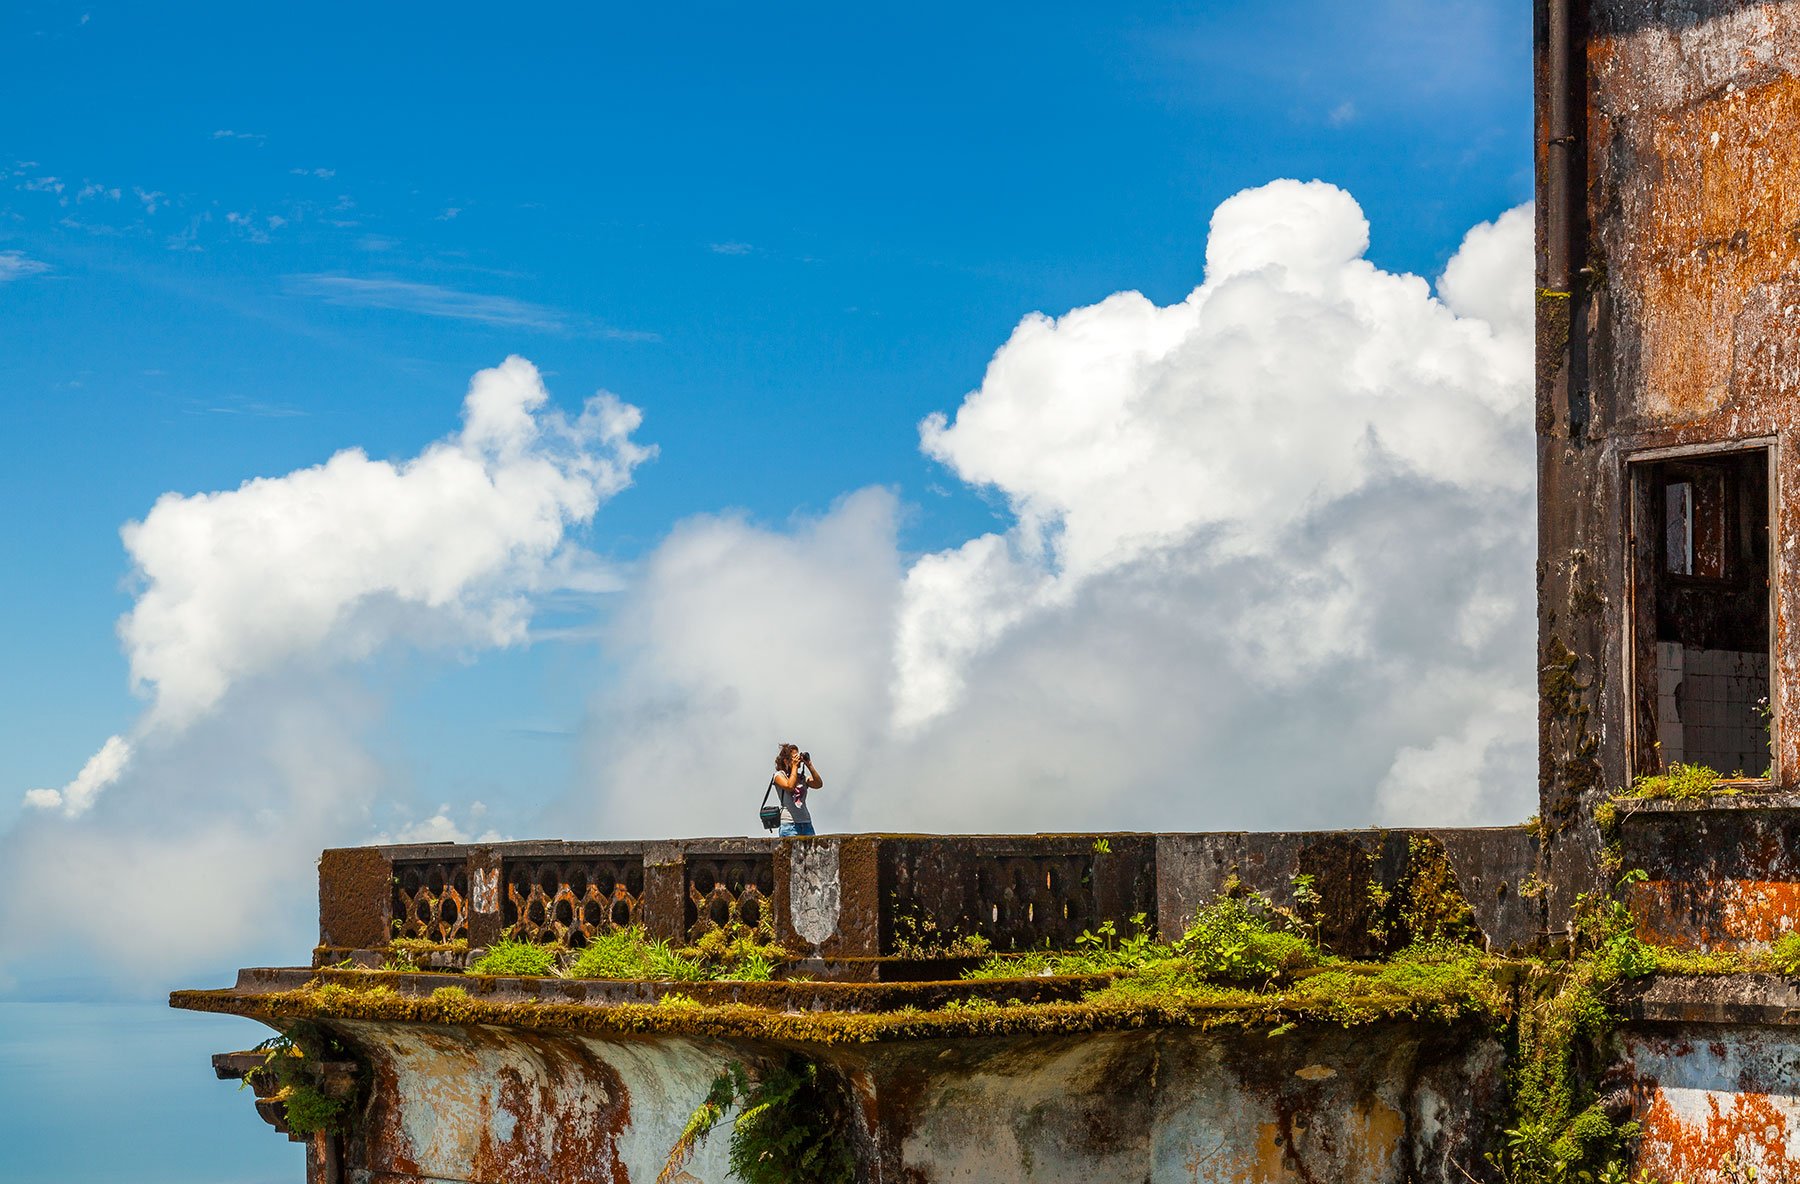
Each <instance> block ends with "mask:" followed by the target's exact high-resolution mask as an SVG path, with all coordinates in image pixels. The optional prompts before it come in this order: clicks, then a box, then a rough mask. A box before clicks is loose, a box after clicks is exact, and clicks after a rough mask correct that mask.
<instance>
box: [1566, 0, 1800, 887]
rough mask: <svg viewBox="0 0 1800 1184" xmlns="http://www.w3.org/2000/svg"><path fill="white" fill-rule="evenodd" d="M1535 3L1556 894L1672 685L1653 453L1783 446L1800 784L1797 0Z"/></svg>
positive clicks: (1789, 774) (1580, 872)
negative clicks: (1642, 483) (1641, 612)
mask: <svg viewBox="0 0 1800 1184" xmlns="http://www.w3.org/2000/svg"><path fill="white" fill-rule="evenodd" d="M1537 16H1538V33H1537V106H1538V119H1537V130H1538V137H1537V139H1538V153H1537V157H1538V171H1539V189H1538V285H1539V296H1538V442H1539V448H1538V474H1539V527H1538V539H1539V564H1538V574H1539V639H1538V644H1539V668H1540V676H1541V685H1540V690H1541V695H1542V698H1541V704H1540V768H1539V778H1540V793H1541V797H1542V815H1543V818H1544V820H1545V822H1546V824H1547V826H1548V831H1547V834H1548V837H1549V839H1550V842H1548V843H1547V844H1546V867H1547V869H1548V873H1549V877H1550V879H1551V880H1552V882H1553V886H1554V891H1555V893H1556V894H1557V895H1556V897H1554V898H1553V904H1555V903H1559V902H1561V903H1566V900H1567V898H1568V897H1569V896H1571V895H1573V894H1574V893H1575V892H1578V891H1586V890H1589V889H1591V888H1593V887H1595V886H1597V868H1598V866H1599V860H1598V854H1599V836H1598V834H1597V832H1596V831H1595V829H1594V825H1593V823H1592V820H1591V815H1592V811H1593V808H1594V807H1595V806H1596V805H1597V804H1598V802H1599V800H1600V799H1601V798H1602V797H1603V796H1604V795H1605V794H1607V793H1609V792H1612V791H1615V790H1617V789H1618V788H1620V787H1622V786H1624V785H1626V784H1627V783H1628V782H1629V780H1630V778H1631V776H1632V775H1633V774H1634V773H1637V772H1644V771H1646V766H1648V765H1650V764H1653V763H1654V760H1655V756H1654V750H1653V748H1652V747H1651V745H1652V743H1653V741H1654V737H1655V729H1654V713H1655V710H1656V702H1655V696H1654V690H1653V689H1652V690H1651V692H1650V694H1649V695H1648V696H1647V697H1646V696H1644V695H1641V694H1637V693H1636V692H1635V691H1634V687H1633V682H1632V679H1633V671H1634V670H1635V669H1638V668H1647V669H1649V670H1650V671H1651V672H1652V673H1654V665H1653V663H1654V656H1653V648H1654V638H1653V636H1648V635H1646V633H1645V631H1644V630H1643V629H1642V628H1641V627H1640V626H1639V625H1638V623H1636V622H1634V621H1633V620H1632V619H1631V617H1630V614H1631V612H1632V604H1633V602H1634V595H1635V591H1634V589H1633V587H1632V586H1631V580H1632V574H1631V573H1632V563H1633V558H1634V552H1633V549H1632V548H1633V546H1634V545H1635V546H1637V547H1640V548H1641V547H1647V546H1649V545H1650V544H1649V540H1647V539H1645V538H1642V537H1638V538H1636V540H1635V544H1634V541H1633V539H1634V528H1633V524H1632V522H1631V521H1630V519H1631V516H1632V513H1633V509H1632V505H1631V497H1630V489H1631V478H1630V469H1629V464H1630V462H1631V460H1632V459H1633V458H1642V457H1645V456H1647V455H1654V454H1655V450H1660V449H1671V448H1679V447H1690V446H1703V445H1726V444H1732V443H1738V444H1744V443H1749V442H1761V443H1765V444H1768V445H1770V446H1772V447H1773V450H1774V457H1775V470H1776V472H1775V477H1776V481H1775V489H1776V493H1775V496H1774V498H1773V499H1772V500H1773V522H1772V526H1773V529H1774V532H1775V537H1776V538H1777V539H1778V540H1779V541H1778V542H1777V544H1776V546H1775V547H1774V551H1775V555H1774V557H1773V558H1774V566H1773V571H1772V574H1771V579H1772V587H1773V605H1772V609H1773V616H1774V622H1773V654H1772V657H1773V662H1772V680H1773V684H1774V687H1773V694H1772V698H1773V703H1774V707H1775V713H1776V720H1777V727H1776V729H1775V746H1774V747H1775V751H1774V758H1775V759H1774V765H1775V769H1776V777H1777V779H1778V780H1780V781H1781V782H1782V783H1783V784H1784V785H1786V786H1789V787H1792V786H1794V785H1795V784H1800V782H1797V781H1796V778H1797V777H1800V728H1796V727H1793V726H1789V724H1788V723H1787V721H1791V720H1794V719H1797V718H1800V677H1797V676H1800V647H1796V645H1795V644H1794V640H1795V639H1794V637H1793V635H1792V628H1793V622H1794V621H1795V620H1796V613H1797V612H1800V584H1797V583H1796V581H1795V580H1794V579H1793V578H1792V576H1791V574H1789V572H1788V570H1787V566H1788V565H1787V563H1786V559H1787V558H1788V557H1789V556H1790V555H1791V553H1792V552H1791V548H1792V546H1793V541H1792V534H1793V531H1792V527H1791V525H1789V524H1791V523H1792V521H1793V520H1794V519H1793V515H1794V513H1795V510H1796V509H1797V508H1800V502H1796V501H1795V499H1796V498H1797V497H1800V471H1796V470H1795V467H1794V466H1795V463H1796V462H1795V458H1796V457H1800V452H1797V451H1796V447H1797V446H1800V436H1797V435H1796V429H1797V427H1800V399H1797V398H1796V397H1795V396H1796V395H1797V394H1800V234H1797V233H1796V230H1797V228H1800V4H1797V3H1794V2H1792V0H1787V2H1780V3H1745V2H1743V0H1690V2H1686V3H1667V2H1659V0H1538V3H1537ZM1637 533H1638V534H1639V535H1641V534H1642V532H1641V531H1640V532H1637ZM1646 662H1649V663H1650V665H1649V666H1648V667H1646V666H1645V663H1646ZM1648 681H1650V682H1652V683H1653V679H1652V680H1648ZM1640 689H1641V688H1640ZM1634 738H1635V740H1634ZM1634 744H1635V751H1634ZM1634 762H1635V764H1634Z"/></svg>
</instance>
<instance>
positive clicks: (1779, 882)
mask: <svg viewBox="0 0 1800 1184" xmlns="http://www.w3.org/2000/svg"><path fill="white" fill-rule="evenodd" d="M1620 809H1621V815H1622V817H1621V821H1620V825H1619V854H1620V858H1621V861H1622V862H1623V864H1624V866H1626V867H1629V868H1635V869H1639V870H1641V871H1643V872H1644V873H1645V875H1646V877H1647V878H1646V879H1645V880H1643V881H1642V882H1640V883H1634V884H1631V885H1630V886H1629V888H1628V889H1627V894H1626V900H1627V903H1629V904H1630V906H1631V910H1632V913H1633V915H1634V916H1635V917H1636V920H1637V929H1638V936H1639V937H1641V938H1643V939H1644V940H1645V941H1648V942H1652V943H1654V944H1657V945H1665V946H1676V947H1682V948H1687V949H1697V950H1745V949H1763V948H1766V947H1767V946H1768V945H1769V944H1770V943H1771V942H1773V941H1774V940H1775V939H1776V938H1778V937H1780V936H1781V935H1782V934H1784V933H1788V932H1790V931H1792V930H1794V929H1795V928H1797V927H1800V795H1794V794H1783V795H1780V797H1778V798H1771V797H1767V796H1762V795H1758V796H1750V797H1738V798H1713V799H1710V800H1705V801H1702V802H1699V803H1689V802H1674V801H1650V802H1637V803H1630V804H1628V805H1624V806H1621V808H1620Z"/></svg>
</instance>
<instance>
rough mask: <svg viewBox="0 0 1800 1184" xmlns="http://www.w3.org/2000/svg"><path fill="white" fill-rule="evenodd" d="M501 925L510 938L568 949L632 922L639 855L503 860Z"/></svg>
mask: <svg viewBox="0 0 1800 1184" xmlns="http://www.w3.org/2000/svg"><path fill="white" fill-rule="evenodd" d="M503 872H504V877H505V881H506V888H505V893H506V896H505V901H504V904H503V909H502V916H501V925H502V927H503V931H504V932H505V934H506V935H507V936H508V937H510V938H512V939H513V940H515V941H531V942H540V943H544V944H549V943H553V942H555V943H561V944H563V945H566V946H570V947H573V948H580V947H582V946H585V945H587V944H588V943H589V942H590V941H592V940H593V939H594V938H596V937H600V936H602V935H604V934H608V933H612V932H614V931H615V930H619V929H625V928H627V927H629V926H631V925H634V924H637V923H638V919H639V918H638V909H639V904H640V902H641V901H642V899H643V896H644V861H643V858H642V857H641V856H636V855H631V856H613V857H597V856H586V857H582V858H577V859H560V860H559V859H543V860H521V861H517V862H514V861H512V860H508V861H507V862H506V863H505V865H504V868H503Z"/></svg>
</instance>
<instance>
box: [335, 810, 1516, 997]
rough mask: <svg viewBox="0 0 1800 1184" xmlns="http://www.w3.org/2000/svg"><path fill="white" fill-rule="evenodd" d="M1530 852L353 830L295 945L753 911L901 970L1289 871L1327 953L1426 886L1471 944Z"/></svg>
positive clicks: (1348, 945)
mask: <svg viewBox="0 0 1800 1184" xmlns="http://www.w3.org/2000/svg"><path fill="white" fill-rule="evenodd" d="M1536 856H1537V840H1536V839H1535V838H1533V837H1532V836H1531V835H1530V834H1529V833H1527V832H1526V831H1525V830H1524V828H1522V827H1496V828H1485V829H1469V830H1391V831H1388V830H1366V831H1317V832H1291V833H1278V834H1245V833H1237V832H1225V833H1215V834H1172V835H1146V834H1081V835H969V836H962V835H957V836H949V835H829V836H821V837H818V838H808V839H781V840H776V839H685V840H669V841H659V842H639V843H628V842H604V843H601V842H593V843H564V842H528V843H499V844H483V845H476V846H458V845H453V844H426V845H415V846H390V847H364V848H352V849H344V850H333V851H327V852H325V854H324V856H323V857H322V858H321V859H320V861H319V900H320V934H319V938H320V944H319V949H318V950H317V951H316V952H315V957H314V962H315V964H316V965H321V966H324V965H333V964H336V963H338V962H340V961H342V960H343V959H344V958H346V957H350V958H352V959H355V960H357V961H360V962H362V963H371V962H375V963H377V964H378V961H379V960H378V958H377V952H378V951H379V950H381V949H383V948H385V946H386V945H387V943H388V942H389V941H391V940H393V939H395V938H411V939H418V940H424V941H430V942H438V943H454V942H459V941H463V940H466V941H467V942H468V943H469V944H470V945H472V946H485V945H490V944H492V943H493V942H494V941H497V940H499V939H500V938H501V937H511V938H514V939H516V940H523V941H535V942H555V943H560V944H564V945H571V946H581V945H584V944H586V943H587V942H588V941H591V940H592V939H593V938H595V937H596V936H599V935H601V934H604V933H609V932H612V931H614V930H615V929H619V928H623V927H625V926H628V925H639V926H642V927H643V928H644V929H645V930H646V931H647V933H648V934H649V936H650V937H652V938H654V939H660V940H669V941H672V942H677V943H679V942H683V941H690V940H694V939H696V938H698V937H699V936H701V935H702V934H704V933H705V932H707V931H708V930H710V929H713V928H717V927H721V926H728V925H731V924H733V923H740V924H745V925H750V926H752V927H755V926H759V925H760V926H762V927H764V928H765V929H766V930H768V931H770V932H772V933H773V935H774V937H775V940H777V941H779V942H781V943H782V944H784V945H786V946H788V947H789V949H791V950H792V951H793V952H794V953H795V954H796V955H797V956H799V957H801V958H803V959H806V960H807V965H806V971H807V973H810V974H813V975H815V976H830V977H848V978H874V977H879V976H881V975H883V974H886V975H888V976H894V977H900V978H907V977H913V978H916V977H919V972H918V971H909V970H908V969H907V968H906V967H904V966H901V965H897V964H895V962H894V960H895V959H896V958H900V959H901V960H903V961H904V960H910V961H912V962H921V961H924V962H931V961H936V960H940V959H946V958H953V957H954V956H956V955H957V954H958V953H959V952H961V947H960V946H959V945H958V943H957V939H958V938H963V937H980V938H982V939H984V940H985V941H986V942H987V943H988V946H989V947H990V948H992V949H994V950H997V951H1003V952H1004V951H1012V950H1018V951H1025V950H1034V949H1044V948H1054V949H1068V948H1072V946H1073V944H1074V940H1075V938H1076V937H1078V936H1079V935H1080V934H1081V933H1083V932H1088V931H1094V930H1098V929H1099V928H1100V927H1101V926H1102V925H1104V924H1108V923H1110V924H1111V925H1112V926H1113V927H1114V929H1115V930H1116V931H1117V932H1118V933H1120V934H1126V933H1129V932H1131V931H1132V929H1133V926H1134V922H1135V919H1136V918H1140V917H1141V918H1143V923H1144V925H1145V926H1146V927H1147V928H1148V929H1149V930H1150V931H1152V932H1155V933H1159V934H1161V935H1163V936H1164V937H1174V936H1177V935H1179V934H1180V933H1181V931H1182V930H1183V928H1184V927H1185V926H1186V924H1187V922H1188V921H1189V920H1190V919H1191V918H1192V916H1193V914H1194V912H1195V910H1196V909H1198V908H1199V907H1201V906H1202V905H1204V904H1206V903H1207V902H1208V901H1210V900H1212V899H1214V898H1215V897H1217V896H1218V895H1220V894H1221V893H1246V892H1255V893H1260V894H1262V895H1264V896H1267V897H1268V898H1269V899H1270V900H1272V901H1273V902H1275V903H1276V904H1278V905H1281V906H1283V907H1291V906H1293V905H1294V904H1295V886H1296V884H1298V883H1302V882H1304V883H1305V884H1307V885H1309V886H1310V888H1311V891H1312V893H1314V894H1315V896H1316V900H1314V901H1313V903H1312V904H1311V905H1310V906H1309V907H1310V908H1311V909H1312V910H1314V912H1315V913H1316V921H1317V924H1318V928H1319V932H1320V934H1321V936H1322V939H1323V943H1324V945H1325V946H1326V947H1327V948H1329V949H1332V950H1334V951H1336V952H1339V953H1343V954H1346V955H1351V956H1367V955H1371V954H1378V953H1381V952H1383V951H1384V950H1386V949H1388V948H1390V947H1392V946H1393V945H1395V944H1396V943H1398V944H1404V942H1405V941H1406V940H1407V939H1408V937H1409V934H1408V933H1407V931H1406V928H1405V924H1404V922H1403V918H1404V917H1405V916H1408V915H1411V914H1410V913H1409V912H1408V910H1409V909H1412V910H1415V911H1416V909H1417V908H1418V907H1421V906H1420V897H1421V894H1424V893H1430V894H1432V895H1433V899H1432V901H1430V902H1427V903H1429V904H1431V906H1432V907H1441V908H1444V909H1448V910H1451V911H1452V912H1457V911H1461V912H1466V913H1467V915H1468V918H1469V921H1470V924H1471V926H1472V928H1473V930H1474V932H1475V933H1477V934H1479V936H1480V937H1482V938H1483V939H1484V940H1485V941H1486V943H1487V944H1488V945H1489V947H1490V948H1493V949H1496V950H1512V949H1519V948H1524V947H1526V946H1528V945H1530V944H1532V943H1533V942H1534V941H1536V940H1537V938H1538V936H1539V934H1540V933H1541V932H1542V929H1543V921H1542V915H1541V911H1540V909H1539V905H1538V902H1537V900H1536V899H1534V898H1533V897H1532V896H1531V895H1530V888H1529V881H1530V880H1531V878H1532V872H1533V869H1534V867H1535V862H1536ZM1303 877H1304V880H1302V878H1303ZM883 963H885V965H882V964H883ZM940 969H941V968H940Z"/></svg>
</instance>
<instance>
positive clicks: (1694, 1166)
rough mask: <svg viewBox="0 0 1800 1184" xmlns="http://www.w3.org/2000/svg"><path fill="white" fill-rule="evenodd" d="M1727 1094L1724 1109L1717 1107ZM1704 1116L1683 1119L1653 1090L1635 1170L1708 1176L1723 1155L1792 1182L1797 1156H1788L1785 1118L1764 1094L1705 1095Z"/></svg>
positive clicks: (1799, 1169) (1799, 1164) (1674, 1176)
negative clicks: (1693, 1121) (1695, 1119)
mask: <svg viewBox="0 0 1800 1184" xmlns="http://www.w3.org/2000/svg"><path fill="white" fill-rule="evenodd" d="M1721 1096H1725V1097H1729V1098H1730V1099H1731V1105H1730V1108H1729V1109H1724V1108H1721V1106H1720V1104H1719V1099H1720V1097H1721ZM1706 1101H1707V1109H1708V1113H1707V1115H1706V1118H1705V1120H1704V1121H1703V1122H1702V1123H1700V1124H1698V1125H1693V1124H1690V1123H1689V1122H1687V1121H1685V1120H1684V1119H1683V1118H1682V1116H1681V1115H1680V1114H1678V1113H1677V1112H1676V1110H1675V1107H1674V1106H1673V1105H1671V1104H1670V1102H1669V1099H1668V1097H1667V1095H1666V1094H1664V1093H1663V1092H1662V1091H1661V1090H1658V1091H1657V1092H1656V1094H1655V1096H1654V1098H1653V1100H1652V1102H1651V1104H1650V1107H1649V1109H1648V1110H1647V1111H1646V1112H1645V1114H1644V1117H1643V1119H1642V1124H1643V1139H1642V1142H1641V1143H1640V1144H1639V1153H1638V1170H1639V1171H1640V1172H1644V1173H1647V1174H1648V1175H1650V1176H1652V1177H1655V1178H1659V1179H1685V1180H1703V1179H1711V1178H1713V1176H1714V1175H1715V1174H1716V1173H1717V1172H1718V1170H1719V1165H1720V1164H1721V1163H1723V1162H1724V1161H1725V1158H1726V1157H1727V1156H1734V1157H1736V1159H1737V1160H1738V1162H1739V1163H1742V1164H1754V1165H1756V1166H1757V1167H1758V1170H1759V1175H1760V1176H1761V1178H1763V1179H1766V1180H1791V1179H1794V1178H1795V1173H1796V1172H1800V1160H1793V1159H1789V1158H1788V1154H1787V1141H1788V1130H1787V1116H1786V1115H1785V1114H1783V1113H1782V1111H1781V1109H1780V1108H1779V1107H1777V1106H1776V1105H1774V1104H1773V1103H1772V1102H1770V1101H1769V1098H1768V1095H1767V1094H1753V1093H1740V1094H1731V1095H1719V1094H1709V1095H1708V1096H1707V1099H1706Z"/></svg>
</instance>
